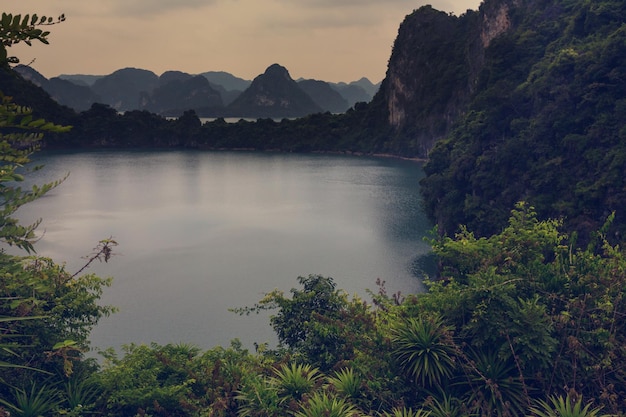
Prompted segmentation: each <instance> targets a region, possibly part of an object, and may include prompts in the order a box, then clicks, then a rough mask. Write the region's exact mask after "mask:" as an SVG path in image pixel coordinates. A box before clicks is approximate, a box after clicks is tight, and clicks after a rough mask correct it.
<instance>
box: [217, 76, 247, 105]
mask: <svg viewBox="0 0 626 417" xmlns="http://www.w3.org/2000/svg"><path fill="white" fill-rule="evenodd" d="M209 84H210V85H211V88H212V89H214V90H215V91H217V92H218V93H220V96H222V102H223V103H224V106H228V105H229V104H230V103H232V102H233V101H235V99H236V98H237V97H239V95H241V93H243V91H241V90H226V89H225V88H224V87H222V86H221V85H219V84H213V83H212V82H209Z"/></svg>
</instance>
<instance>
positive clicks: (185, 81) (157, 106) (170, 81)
mask: <svg viewBox="0 0 626 417" xmlns="http://www.w3.org/2000/svg"><path fill="white" fill-rule="evenodd" d="M221 107H223V103H222V97H221V96H220V93H219V92H218V91H216V90H214V89H213V88H211V85H210V83H209V81H208V80H207V79H206V78H205V77H203V76H201V75H196V76H192V75H190V74H186V73H183V72H179V71H168V72H165V73H163V74H162V75H161V77H160V78H159V86H158V87H157V88H155V89H154V91H153V92H152V93H151V94H148V93H143V94H142V103H141V108H142V109H144V110H148V111H151V112H153V113H158V114H161V115H164V116H180V115H181V114H183V113H184V112H185V111H186V110H190V109H191V110H195V111H197V112H201V111H202V109H212V108H221Z"/></svg>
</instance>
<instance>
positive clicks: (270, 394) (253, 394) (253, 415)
mask: <svg viewBox="0 0 626 417" xmlns="http://www.w3.org/2000/svg"><path fill="white" fill-rule="evenodd" d="M235 400H237V403H238V409H237V415H238V416H239V417H275V416H281V415H285V412H284V410H283V409H282V407H281V406H280V400H279V398H278V391H277V390H276V387H275V386H274V384H272V383H271V382H270V381H268V380H266V379H265V378H260V377H259V378H255V379H253V380H251V381H250V382H249V383H247V384H244V386H242V388H241V390H239V391H237V395H236V396H235Z"/></svg>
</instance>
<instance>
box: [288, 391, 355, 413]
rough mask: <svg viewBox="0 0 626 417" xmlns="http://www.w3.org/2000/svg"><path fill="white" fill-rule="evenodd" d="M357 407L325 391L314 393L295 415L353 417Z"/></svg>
mask: <svg viewBox="0 0 626 417" xmlns="http://www.w3.org/2000/svg"><path fill="white" fill-rule="evenodd" d="M358 415H360V414H359V412H358V410H357V408H356V407H355V406H354V405H352V404H350V403H348V402H347V401H346V400H344V399H342V398H337V397H335V396H333V395H328V394H326V393H315V394H313V395H312V396H311V397H310V398H309V399H308V401H306V402H305V403H304V404H303V405H302V409H301V410H300V411H298V412H296V413H295V414H294V416H295V417H355V416H358Z"/></svg>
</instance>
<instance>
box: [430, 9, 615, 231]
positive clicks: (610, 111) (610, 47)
mask: <svg viewBox="0 0 626 417" xmlns="http://www.w3.org/2000/svg"><path fill="white" fill-rule="evenodd" d="M522 4H523V5H520V6H519V7H517V8H511V10H510V18H511V20H512V22H513V23H512V24H513V28H512V29H511V30H510V31H508V32H506V33H504V34H502V35H501V36H499V37H497V38H495V39H494V40H493V41H492V42H491V44H490V46H489V47H488V48H487V49H486V51H485V63H484V68H483V70H482V72H481V74H480V77H479V78H478V85H477V87H476V93H475V94H474V96H473V98H472V101H471V103H470V105H469V107H468V110H467V112H466V114H465V116H463V117H462V118H461V119H460V121H459V122H458V124H457V127H456V129H455V130H454V131H453V132H452V133H451V134H450V135H449V136H448V137H447V138H446V139H445V140H442V141H440V142H439V143H437V145H436V146H435V148H434V149H433V150H432V152H431V153H430V161H429V162H428V164H427V165H426V167H425V170H426V174H427V177H426V178H425V179H424V180H423V182H422V187H423V190H424V196H425V202H426V204H425V206H426V209H427V211H428V213H429V214H430V215H431V216H432V218H434V219H436V222H437V224H438V225H439V228H440V231H441V232H443V233H446V234H452V233H454V232H455V231H457V230H459V229H458V226H459V225H460V224H465V225H467V226H468V227H469V228H470V229H471V230H473V231H475V233H477V234H478V235H482V236H486V235H489V234H492V233H494V232H497V231H499V230H501V228H502V227H503V225H504V224H505V223H506V219H507V216H508V212H509V211H510V210H511V208H512V207H513V205H514V204H515V203H516V202H517V201H518V200H526V201H528V202H530V203H531V204H533V206H535V207H536V209H537V212H538V213H539V216H540V217H541V218H564V219H565V227H566V230H568V231H571V232H574V231H576V232H577V233H578V234H579V235H580V238H581V239H582V241H583V242H584V241H587V239H588V237H589V233H590V232H591V231H593V230H595V229H597V228H598V227H599V226H600V225H601V224H602V223H603V222H604V219H606V217H607V216H608V215H609V214H610V213H611V212H612V211H616V219H615V223H614V225H613V228H612V229H611V230H612V236H613V237H617V238H621V236H624V232H625V231H626V228H625V225H626V218H625V214H624V212H623V207H624V206H625V204H626V184H625V182H624V179H625V178H626V136H625V135H626V118H625V116H624V114H625V113H624V111H625V107H624V106H625V101H624V97H626V83H625V82H624V79H625V77H626V4H625V3H624V2H622V1H584V0H581V1H567V2H563V1H528V2H522Z"/></svg>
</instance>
